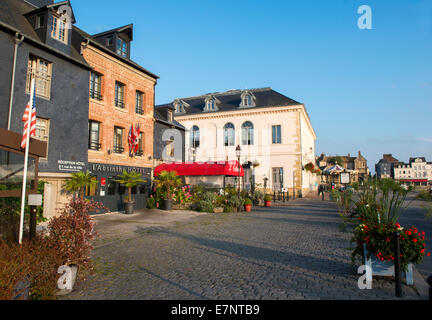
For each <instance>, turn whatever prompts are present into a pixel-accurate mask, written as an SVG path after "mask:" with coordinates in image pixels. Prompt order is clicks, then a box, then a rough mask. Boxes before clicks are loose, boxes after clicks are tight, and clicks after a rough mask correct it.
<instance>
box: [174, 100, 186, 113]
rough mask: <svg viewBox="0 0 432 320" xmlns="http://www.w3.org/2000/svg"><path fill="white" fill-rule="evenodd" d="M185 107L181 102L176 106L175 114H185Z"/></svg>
mask: <svg viewBox="0 0 432 320" xmlns="http://www.w3.org/2000/svg"><path fill="white" fill-rule="evenodd" d="M183 112H184V110H183V105H182V104H181V103H180V102H179V103H177V104H176V105H175V113H183Z"/></svg>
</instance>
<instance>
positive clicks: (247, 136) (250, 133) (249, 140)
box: [242, 121, 254, 146]
mask: <svg viewBox="0 0 432 320" xmlns="http://www.w3.org/2000/svg"><path fill="white" fill-rule="evenodd" d="M242 144H243V145H247V146H250V145H253V144H254V126H253V124H252V122H250V121H247V122H245V123H243V125H242Z"/></svg>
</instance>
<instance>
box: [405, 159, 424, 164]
mask: <svg viewBox="0 0 432 320" xmlns="http://www.w3.org/2000/svg"><path fill="white" fill-rule="evenodd" d="M416 159H421V160H422V161H423V162H426V158H425V157H415V158H410V159H409V163H410V164H411V163H413V162H415V161H416Z"/></svg>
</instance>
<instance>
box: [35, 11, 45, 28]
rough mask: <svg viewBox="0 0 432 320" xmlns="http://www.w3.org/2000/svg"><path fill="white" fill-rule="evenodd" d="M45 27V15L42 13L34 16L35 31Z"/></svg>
mask: <svg viewBox="0 0 432 320" xmlns="http://www.w3.org/2000/svg"><path fill="white" fill-rule="evenodd" d="M43 27H45V15H44V14H43V13H41V14H38V15H37V16H36V21H35V29H39V28H43Z"/></svg>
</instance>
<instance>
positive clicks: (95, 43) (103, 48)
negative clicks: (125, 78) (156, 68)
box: [74, 26, 159, 79]
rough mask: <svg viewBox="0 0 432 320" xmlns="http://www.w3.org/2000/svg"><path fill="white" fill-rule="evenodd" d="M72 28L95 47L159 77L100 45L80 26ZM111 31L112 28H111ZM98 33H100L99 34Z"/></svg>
mask: <svg viewBox="0 0 432 320" xmlns="http://www.w3.org/2000/svg"><path fill="white" fill-rule="evenodd" d="M74 30H76V31H77V33H79V34H80V35H81V37H82V38H83V39H85V40H90V41H91V43H92V45H94V46H95V47H97V48H98V49H100V50H102V51H104V52H105V53H108V54H110V55H112V56H113V57H115V58H116V59H119V60H121V61H123V62H125V63H126V64H129V65H130V66H132V67H134V68H136V69H138V70H140V71H142V72H144V73H145V74H147V75H149V76H151V77H152V78H154V79H159V77H158V76H157V75H155V74H154V73H152V72H150V71H148V70H147V69H145V68H143V67H141V66H140V65H139V64H137V63H135V62H134V61H132V60H130V59H127V58H125V57H122V56H121V55H119V54H117V53H116V52H113V51H111V50H110V49H108V48H107V47H105V46H104V45H102V44H101V43H100V42H99V41H98V40H97V39H95V38H94V37H93V36H91V35H89V34H88V33H87V32H85V31H83V30H81V29H80V28H78V27H76V26H74ZM111 31H112V30H111ZM99 35H100V34H99Z"/></svg>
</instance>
